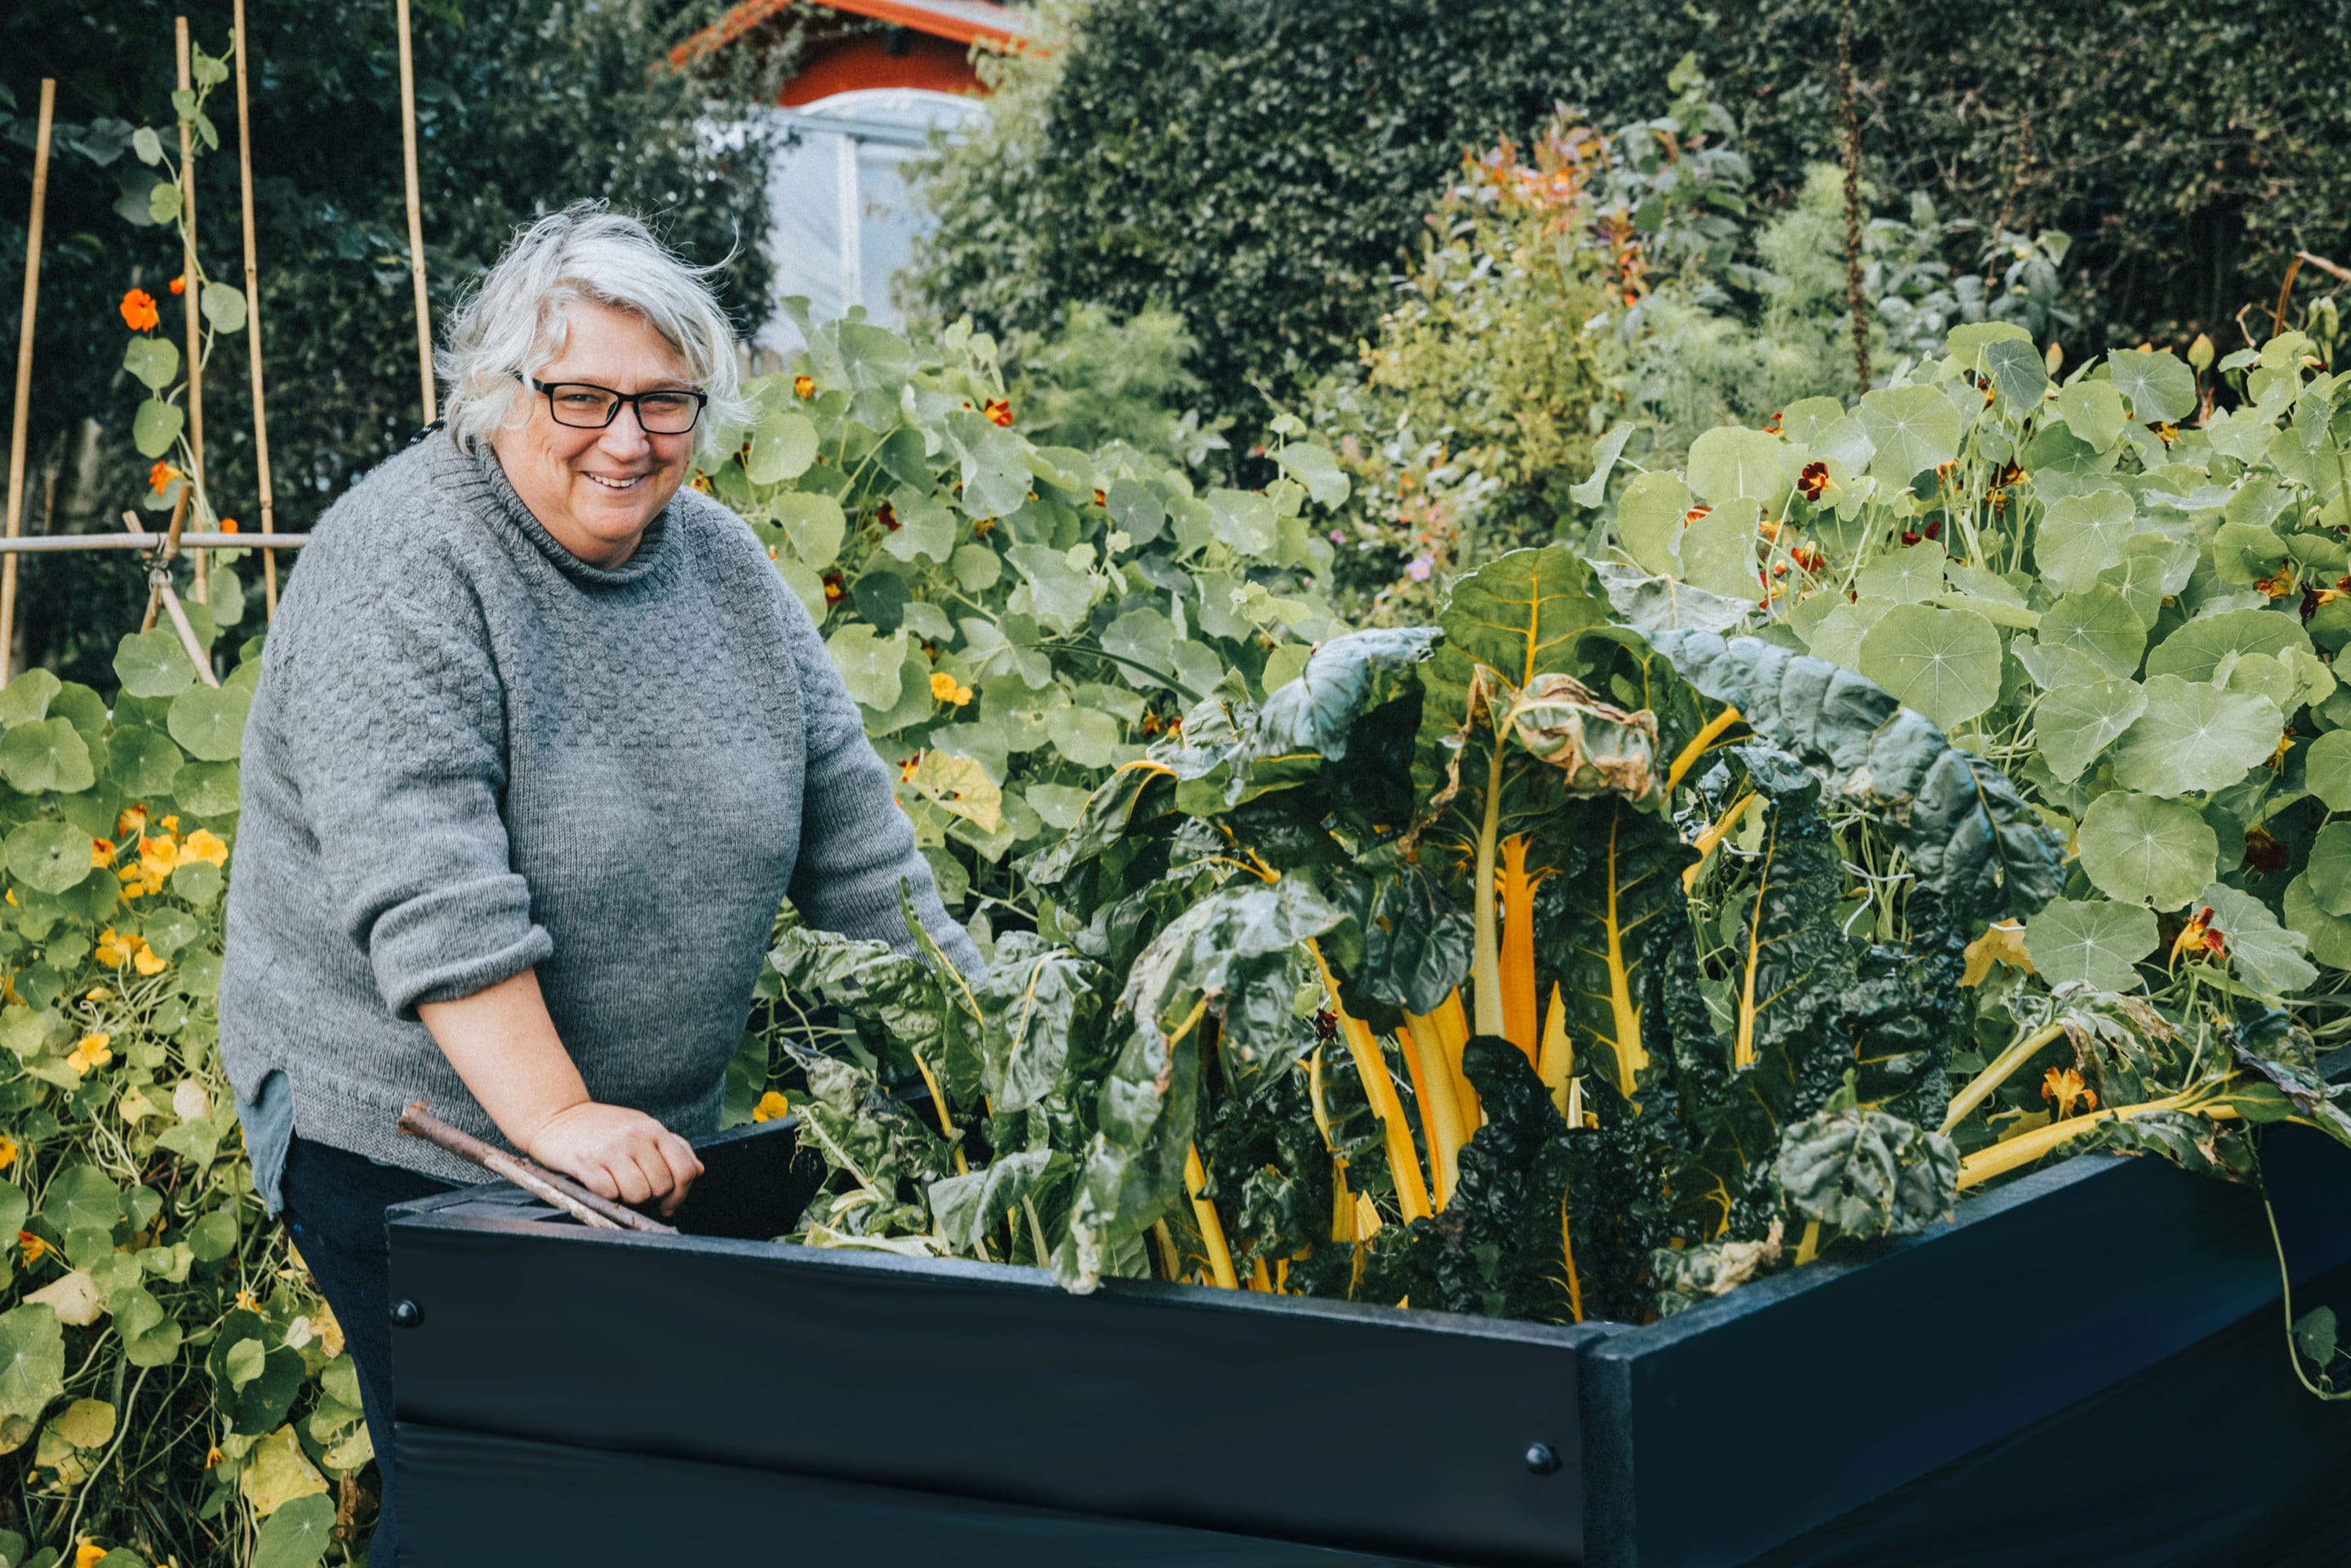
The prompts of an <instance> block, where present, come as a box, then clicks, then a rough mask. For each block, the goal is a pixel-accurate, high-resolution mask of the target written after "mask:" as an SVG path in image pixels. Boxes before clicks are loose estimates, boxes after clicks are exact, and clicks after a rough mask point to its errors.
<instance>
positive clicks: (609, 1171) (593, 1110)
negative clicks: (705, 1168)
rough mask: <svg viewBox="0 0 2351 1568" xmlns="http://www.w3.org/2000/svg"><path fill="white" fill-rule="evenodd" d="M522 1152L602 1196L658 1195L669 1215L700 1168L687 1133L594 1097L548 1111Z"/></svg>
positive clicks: (627, 1199)
mask: <svg viewBox="0 0 2351 1568" xmlns="http://www.w3.org/2000/svg"><path fill="white" fill-rule="evenodd" d="M523 1152H524V1153H525V1154H527V1155H529V1156H530V1157H531V1158H532V1159H535V1160H537V1161H538V1163H539V1164H540V1165H543V1166H548V1167H549V1169H551V1170H558V1171H561V1172H562V1173H563V1174H564V1175H566V1176H570V1177H572V1178H573V1179H575V1180H577V1181H578V1182H580V1184H581V1185H582V1186H586V1187H587V1188H588V1190H589V1191H590V1192H592V1193H594V1194H596V1195H597V1196H598V1197H609V1198H615V1199H618V1200H619V1201H620V1202H622V1203H632V1204H635V1203H646V1202H650V1201H651V1200H653V1199H654V1198H659V1199H661V1206H662V1212H663V1213H664V1214H665V1215H667V1214H674V1213H676V1212H677V1206H678V1205H679V1204H681V1203H683V1202H684V1201H685V1195H686V1192H687V1190H688V1189H689V1188H691V1187H692V1186H694V1178H695V1177H696V1176H700V1175H701V1174H702V1162H701V1161H700V1160H699V1159H697V1158H695V1153H694V1145H691V1144H688V1143H687V1142H686V1141H685V1140H684V1138H681V1137H679V1136H678V1135H677V1134H675V1133H673V1132H671V1131H670V1130H669V1129H668V1128H667V1127H664V1126H663V1125H662V1124H660V1123H659V1122H656V1121H655V1120H653V1118H652V1117H651V1116H648V1115H646V1114H645V1113H643V1111H632V1110H630V1109H629V1108H628V1107H627V1106H625V1105H607V1104H603V1103H600V1102H598V1101H594V1100H583V1101H581V1102H580V1103H579V1104H577V1105H574V1106H571V1107H570V1108H569V1109H568V1110H563V1111H559V1112H557V1113H555V1114H554V1115H552V1116H549V1118H548V1119H547V1120H546V1121H545V1122H544V1123H542V1124H540V1125H539V1127H538V1131H537V1132H535V1133H534V1134H532V1135H531V1139H530V1143H529V1145H528V1147H527V1148H525V1149H524V1151H523Z"/></svg>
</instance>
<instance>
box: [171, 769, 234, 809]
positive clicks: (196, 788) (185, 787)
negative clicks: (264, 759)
mask: <svg viewBox="0 0 2351 1568" xmlns="http://www.w3.org/2000/svg"><path fill="white" fill-rule="evenodd" d="M241 783H242V779H241V777H240V774H239V771H238V768H237V765H236V764H235V763H234V762H190V763H185V764H183V765H182V767H181V768H180V771H179V774H178V776H177V777H176V778H174V779H172V799H173V800H176V801H178V802H179V803H180V805H181V807H182V808H183V810H188V811H190V812H193V814H195V815H196V816H199V817H225V816H227V815H228V814H229V813H230V812H231V811H234V810H236V808H237V790H238V789H239V787H240V785H241Z"/></svg>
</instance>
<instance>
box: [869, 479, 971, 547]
mask: <svg viewBox="0 0 2351 1568" xmlns="http://www.w3.org/2000/svg"><path fill="white" fill-rule="evenodd" d="M891 504H892V506H893V507H894V509H895V510H896V512H897V522H898V528H897V531H896V532H894V533H886V534H884V535H883V538H882V548H883V550H884V551H886V552H887V553H888V554H889V555H890V556H892V557H893V559H898V560H904V561H911V560H913V559H914V558H915V557H916V556H928V557H929V558H930V559H933V560H935V561H945V560H946V559H949V558H950V557H951V556H952V555H953V554H954V551H955V536H956V517H955V513H954V512H952V511H950V510H949V509H948V508H947V505H946V502H944V501H942V500H940V499H939V498H938V497H935V496H922V495H916V494H914V493H913V492H902V493H901V494H900V495H899V497H897V498H896V499H895V500H894V501H893V502H892V503H891Z"/></svg>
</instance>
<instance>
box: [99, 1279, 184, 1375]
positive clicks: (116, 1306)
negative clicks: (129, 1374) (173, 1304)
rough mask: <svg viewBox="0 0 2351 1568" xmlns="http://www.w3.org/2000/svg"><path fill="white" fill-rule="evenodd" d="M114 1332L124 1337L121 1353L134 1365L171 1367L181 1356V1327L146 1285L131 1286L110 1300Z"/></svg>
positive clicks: (109, 1308)
mask: <svg viewBox="0 0 2351 1568" xmlns="http://www.w3.org/2000/svg"><path fill="white" fill-rule="evenodd" d="M107 1308H108V1310H109V1312H111V1313H112V1314H113V1317H114V1332H115V1333H119V1334H120V1335H121V1336H122V1354H123V1357H124V1359H126V1360H128V1361H129V1362H130V1363H131V1365H133V1366H169V1365H170V1364H172V1361H173V1360H174V1359H176V1358H177V1357H178V1355H179V1354H180V1325H179V1322H178V1321H177V1320H176V1319H174V1318H173V1317H172V1314H171V1313H169V1312H165V1311H164V1310H163V1304H162V1302H161V1301H157V1300H156V1299H155V1297H154V1295H153V1293H152V1292H151V1291H148V1289H147V1288H146V1287H145V1286H143V1285H131V1286H129V1287H127V1288H125V1289H123V1290H120V1291H113V1292H111V1293H110V1294H109V1296H108V1297H107Z"/></svg>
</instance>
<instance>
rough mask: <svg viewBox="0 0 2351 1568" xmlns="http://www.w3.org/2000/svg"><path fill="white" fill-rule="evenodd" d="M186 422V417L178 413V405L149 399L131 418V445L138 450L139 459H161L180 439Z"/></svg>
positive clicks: (157, 399) (158, 399)
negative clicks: (181, 429) (182, 427)
mask: <svg viewBox="0 0 2351 1568" xmlns="http://www.w3.org/2000/svg"><path fill="white" fill-rule="evenodd" d="M187 422H188V416H187V415H186V414H184V413H181V412H180V405H179V404H178V403H175V402H163V401H162V399H160V398H149V399H148V400H147V401H146V402H142V403H141V404H140V405H139V412H138V413H134V414H132V415H131V445H133V446H135V447H137V448H138V449H139V455H140V456H141V457H162V456H163V455H165V454H167V453H169V452H170V451H171V450H172V443H173V442H175V441H177V440H179V439H180V428H181V426H183V425H184V424H185V423H187Z"/></svg>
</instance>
